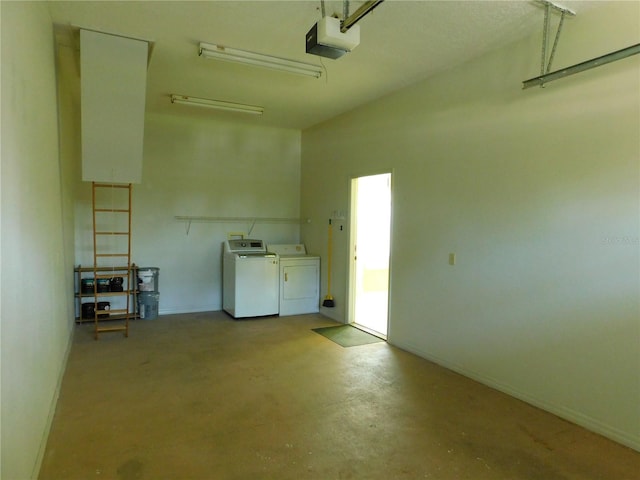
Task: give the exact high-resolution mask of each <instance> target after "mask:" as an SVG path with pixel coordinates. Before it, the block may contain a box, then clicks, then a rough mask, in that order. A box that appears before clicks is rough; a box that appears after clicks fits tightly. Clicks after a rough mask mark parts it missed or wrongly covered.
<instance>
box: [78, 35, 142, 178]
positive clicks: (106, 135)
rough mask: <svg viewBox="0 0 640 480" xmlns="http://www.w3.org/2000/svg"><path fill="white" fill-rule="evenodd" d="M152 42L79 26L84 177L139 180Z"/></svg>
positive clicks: (140, 176)
mask: <svg viewBox="0 0 640 480" xmlns="http://www.w3.org/2000/svg"><path fill="white" fill-rule="evenodd" d="M148 52H149V43H148V42H146V41H143V40H135V39H131V38H125V37H120V36H117V35H109V34H105V33H100V32H94V31H90V30H84V29H82V30H80V68H81V71H80V75H81V87H82V88H81V105H82V180H83V181H96V182H109V183H140V182H141V180H142V145H143V137H144V110H145V97H146V88H147V59H148Z"/></svg>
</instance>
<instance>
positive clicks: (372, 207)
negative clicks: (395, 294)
mask: <svg viewBox="0 0 640 480" xmlns="http://www.w3.org/2000/svg"><path fill="white" fill-rule="evenodd" d="M351 201H352V203H351V213H352V214H351V222H352V223H351V232H352V233H353V235H352V238H351V245H350V249H351V265H350V272H351V294H350V299H349V300H350V302H349V303H350V306H351V323H354V324H356V326H361V327H364V329H366V330H370V331H372V333H377V334H379V335H381V336H384V337H385V338H386V335H387V330H388V322H389V256H390V240H391V173H383V174H379V175H369V176H363V177H357V178H353V179H352V181H351Z"/></svg>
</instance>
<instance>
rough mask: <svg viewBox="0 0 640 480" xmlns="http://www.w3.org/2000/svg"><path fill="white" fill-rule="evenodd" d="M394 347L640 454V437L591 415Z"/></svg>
mask: <svg viewBox="0 0 640 480" xmlns="http://www.w3.org/2000/svg"><path fill="white" fill-rule="evenodd" d="M390 343H391V344H392V345H393V346H395V347H398V348H400V349H402V350H405V351H407V352H409V353H413V354H414V355H417V356H419V357H421V358H424V359H426V360H429V361H430V362H433V363H435V364H437V365H440V366H441V367H444V368H446V369H448V370H451V371H454V372H456V373H459V374H460V375H463V376H465V377H467V378H470V379H472V380H475V381H477V382H479V383H482V384H483V385H486V386H488V387H491V388H493V389H495V390H498V391H500V392H503V393H506V394H507V395H509V396H512V397H514V398H517V399H518V400H522V401H523V402H525V403H528V404H529V405H533V406H534V407H537V408H540V409H541V410H544V411H546V412H549V413H552V414H553V415H556V416H558V417H560V418H563V419H565V420H568V421H569V422H572V423H575V424H576V425H579V426H581V427H584V428H586V429H587V430H589V431H591V432H594V433H597V434H599V435H602V436H604V437H607V438H609V439H610V440H613V441H614V442H617V443H620V444H622V445H624V446H626V447H629V448H632V449H633V450H636V451H639V452H640V437H636V436H634V435H631V434H629V433H628V432H624V431H621V430H619V429H617V428H613V427H611V426H610V425H607V424H606V423H604V422H601V421H600V420H597V419H595V418H592V417H590V416H588V415H585V414H583V413H581V412H578V411H576V410H574V409H572V408H569V407H566V406H563V405H557V404H555V403H552V402H548V401H546V400H543V399H540V398H538V397H536V396H533V395H530V394H528V393H525V392H522V391H520V390H518V389H516V388H513V387H511V386H510V385H507V384H504V383H501V382H499V381H497V380H496V379H494V378H491V377H488V376H485V375H482V374H479V373H477V372H473V371H470V370H468V369H465V368H462V367H461V366H459V365H457V364H454V363H451V362H449V361H447V360H445V359H442V358H439V357H436V356H434V355H430V354H429V353H427V352H425V351H423V350H422V349H420V348H419V347H417V346H415V345H412V344H409V343H406V344H405V343H396V342H390Z"/></svg>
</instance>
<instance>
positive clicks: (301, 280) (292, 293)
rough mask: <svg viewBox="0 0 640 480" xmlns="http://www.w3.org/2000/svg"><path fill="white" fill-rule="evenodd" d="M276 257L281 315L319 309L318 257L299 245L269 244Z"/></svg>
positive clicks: (311, 311)
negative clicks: (278, 269)
mask: <svg viewBox="0 0 640 480" xmlns="http://www.w3.org/2000/svg"><path fill="white" fill-rule="evenodd" d="M269 251H270V252H273V253H277V254H278V257H279V258H280V301H279V312H280V315H281V316H286V315H301V314H304V313H316V312H319V311H320V257H319V256H318V255H312V254H308V253H307V250H306V248H305V246H304V245H302V244H291V245H289V244H287V245H269Z"/></svg>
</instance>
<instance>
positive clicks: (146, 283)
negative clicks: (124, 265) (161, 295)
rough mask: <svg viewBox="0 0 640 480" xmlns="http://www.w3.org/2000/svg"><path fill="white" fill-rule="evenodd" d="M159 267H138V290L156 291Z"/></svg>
mask: <svg viewBox="0 0 640 480" xmlns="http://www.w3.org/2000/svg"><path fill="white" fill-rule="evenodd" d="M159 276H160V269H159V268H156V267H148V268H139V269H138V290H139V291H140V292H157V291H158V277H159Z"/></svg>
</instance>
